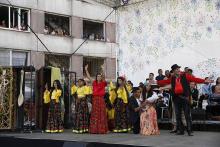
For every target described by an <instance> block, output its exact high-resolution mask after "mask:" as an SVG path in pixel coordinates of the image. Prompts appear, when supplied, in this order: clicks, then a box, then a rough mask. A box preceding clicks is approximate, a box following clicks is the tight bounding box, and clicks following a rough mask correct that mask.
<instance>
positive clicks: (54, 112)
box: [46, 80, 63, 133]
mask: <svg viewBox="0 0 220 147" xmlns="http://www.w3.org/2000/svg"><path fill="white" fill-rule="evenodd" d="M50 95H51V101H50V108H49V112H48V121H47V129H46V132H48V133H58V132H63V120H62V117H61V96H62V87H61V84H60V81H59V80H55V81H54V82H53V87H52V90H51V94H50Z"/></svg>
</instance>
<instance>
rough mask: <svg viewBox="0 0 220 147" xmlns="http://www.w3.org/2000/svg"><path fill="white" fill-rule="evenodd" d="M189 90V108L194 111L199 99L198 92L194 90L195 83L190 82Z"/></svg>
mask: <svg viewBox="0 0 220 147" xmlns="http://www.w3.org/2000/svg"><path fill="white" fill-rule="evenodd" d="M190 90H191V96H192V101H191V108H193V109H194V108H196V107H197V105H198V97H199V91H198V89H197V88H196V83H195V82H190Z"/></svg>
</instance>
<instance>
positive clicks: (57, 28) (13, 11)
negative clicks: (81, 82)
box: [0, 0, 117, 79]
mask: <svg viewBox="0 0 220 147" xmlns="http://www.w3.org/2000/svg"><path fill="white" fill-rule="evenodd" d="M10 2H11V4H12V5H13V6H11V5H10V4H9V3H8V2H7V1H5V0H0V14H1V15H0V38H1V39H0V65H1V66H20V65H25V66H29V65H33V66H34V67H35V68H36V69H40V68H41V67H43V66H47V65H52V66H57V67H62V68H65V69H68V70H69V71H74V72H76V73H77V77H78V78H79V77H83V66H84V65H85V64H89V66H90V69H89V70H90V72H91V74H92V76H95V73H96V72H98V71H99V69H100V66H101V65H102V64H104V66H105V68H106V77H107V79H115V76H116V59H115V58H116V52H115V50H116V48H117V44H116V24H115V22H116V14H115V12H114V10H113V9H112V8H110V7H108V6H104V5H101V4H98V3H96V2H94V1H86V0H85V1H79V0H46V1H45V0H23V1H20V0H10ZM28 25H29V26H30V27H31V29H33V31H34V32H35V33H36V34H37V35H38V36H39V38H40V39H41V40H42V42H43V43H44V44H45V46H46V47H47V49H48V50H47V49H46V48H45V47H44V46H43V45H42V43H41V42H40V41H39V40H38V39H37V38H36V36H35V35H34V34H33V33H32V31H31V30H30V28H29V27H28ZM107 67H108V68H107Z"/></svg>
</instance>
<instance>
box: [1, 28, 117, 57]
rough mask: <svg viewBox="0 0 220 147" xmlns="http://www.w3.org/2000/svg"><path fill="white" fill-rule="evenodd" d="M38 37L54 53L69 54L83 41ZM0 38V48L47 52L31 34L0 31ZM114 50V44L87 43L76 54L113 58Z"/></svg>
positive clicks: (69, 38)
mask: <svg viewBox="0 0 220 147" xmlns="http://www.w3.org/2000/svg"><path fill="white" fill-rule="evenodd" d="M38 35H39V38H40V39H41V40H42V41H43V43H44V44H45V45H46V46H47V47H48V49H49V50H50V51H51V52H54V53H64V54H71V53H73V52H74V51H75V50H76V49H77V48H78V46H79V45H80V44H81V43H82V42H83V41H84V40H83V39H73V38H72V37H59V36H52V35H44V34H38ZM0 38H1V39H0V48H9V49H21V50H33V51H43V52H47V51H46V49H45V48H44V47H43V45H42V44H41V43H40V42H39V41H38V40H37V38H36V37H35V36H34V34H32V33H25V32H17V31H11V30H3V29H0ZM115 48H116V44H114V43H107V42H101V41H87V42H86V43H85V44H83V45H82V46H81V48H80V49H79V50H78V51H77V52H76V53H77V54H82V55H85V56H97V57H109V58H115Z"/></svg>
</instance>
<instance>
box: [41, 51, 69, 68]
mask: <svg viewBox="0 0 220 147" xmlns="http://www.w3.org/2000/svg"><path fill="white" fill-rule="evenodd" d="M45 66H54V67H59V68H64V69H66V70H68V69H69V67H70V57H69V56H65V55H53V54H46V55H45Z"/></svg>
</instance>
